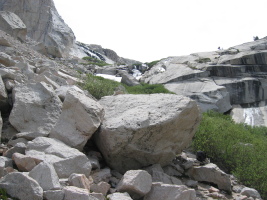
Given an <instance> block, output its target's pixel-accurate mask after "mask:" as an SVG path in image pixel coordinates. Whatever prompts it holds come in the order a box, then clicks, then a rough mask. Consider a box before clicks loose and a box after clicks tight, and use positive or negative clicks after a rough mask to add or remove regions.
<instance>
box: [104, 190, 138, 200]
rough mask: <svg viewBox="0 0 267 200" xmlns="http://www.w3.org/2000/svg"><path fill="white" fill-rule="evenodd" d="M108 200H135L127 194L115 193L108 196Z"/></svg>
mask: <svg viewBox="0 0 267 200" xmlns="http://www.w3.org/2000/svg"><path fill="white" fill-rule="evenodd" d="M107 198H108V200H133V199H132V198H131V197H130V195H129V194H128V193H127V192H124V193H119V192H115V193H113V194H109V195H108V196H107Z"/></svg>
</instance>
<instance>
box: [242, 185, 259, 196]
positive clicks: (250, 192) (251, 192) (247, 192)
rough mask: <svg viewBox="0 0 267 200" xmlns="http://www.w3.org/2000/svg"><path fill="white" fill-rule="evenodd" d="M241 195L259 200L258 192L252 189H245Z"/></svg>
mask: <svg viewBox="0 0 267 200" xmlns="http://www.w3.org/2000/svg"><path fill="white" fill-rule="evenodd" d="M241 194H242V195H246V196H247V197H253V198H258V199H261V195H260V194H259V192H258V191H257V190H255V189H253V188H248V187H245V188H243V189H242V191H241Z"/></svg>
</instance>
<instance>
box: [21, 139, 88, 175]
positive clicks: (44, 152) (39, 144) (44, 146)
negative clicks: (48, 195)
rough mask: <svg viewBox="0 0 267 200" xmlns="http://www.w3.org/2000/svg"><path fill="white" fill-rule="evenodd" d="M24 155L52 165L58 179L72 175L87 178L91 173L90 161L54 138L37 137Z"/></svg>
mask: <svg viewBox="0 0 267 200" xmlns="http://www.w3.org/2000/svg"><path fill="white" fill-rule="evenodd" d="M26 155H28V156H31V157H34V158H37V159H40V160H44V161H46V162H48V163H50V164H53V165H54V168H55V170H56V172H57V175H58V176H59V178H68V177H69V176H70V175H71V174H72V173H81V174H85V175H86V176H87V177H88V176H89V175H90V172H91V164H90V161H89V160H88V158H87V157H86V156H85V155H84V154H83V153H81V152H80V151H78V150H77V149H73V148H71V147H69V146H67V145H66V144H64V143H63V142H61V141H59V140H57V139H54V138H45V137H38V138H36V139H34V140H33V141H31V142H29V143H28V146H27V149H26Z"/></svg>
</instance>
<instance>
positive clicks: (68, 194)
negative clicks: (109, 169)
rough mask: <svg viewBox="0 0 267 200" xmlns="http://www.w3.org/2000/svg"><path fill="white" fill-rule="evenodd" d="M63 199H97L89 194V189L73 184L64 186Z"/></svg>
mask: <svg viewBox="0 0 267 200" xmlns="http://www.w3.org/2000/svg"><path fill="white" fill-rule="evenodd" d="M63 191H64V200H74V199H79V200H97V199H96V198H95V197H93V196H91V195H90V194H89V191H88V190H86V189H82V188H77V187H74V186H67V187H64V189H63Z"/></svg>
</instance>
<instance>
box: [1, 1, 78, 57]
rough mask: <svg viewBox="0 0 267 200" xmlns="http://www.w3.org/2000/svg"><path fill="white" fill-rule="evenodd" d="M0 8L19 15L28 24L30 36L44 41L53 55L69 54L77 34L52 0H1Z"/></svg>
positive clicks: (46, 47) (48, 51)
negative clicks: (65, 21)
mask: <svg viewBox="0 0 267 200" xmlns="http://www.w3.org/2000/svg"><path fill="white" fill-rule="evenodd" d="M0 10H4V11H11V12H14V13H15V14H16V15H18V16H19V17H20V18H21V20H22V21H23V22H24V23H25V24H26V26H27V30H28V36H29V37H30V38H32V39H34V40H36V41H38V42H41V43H43V44H44V46H45V49H46V52H47V53H48V54H50V55H52V56H55V57H62V56H64V55H66V54H68V53H69V52H70V49H71V47H73V45H74V40H75V36H74V34H73V32H72V30H71V29H70V28H69V27H68V26H67V25H66V24H65V23H64V21H63V19H62V18H61V17H60V16H59V14H58V12H57V10H56V8H55V5H54V2H53V1H52V0H46V1H42V0H30V1H29V0H9V1H6V0H0Z"/></svg>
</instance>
